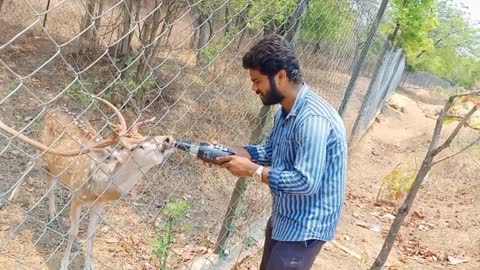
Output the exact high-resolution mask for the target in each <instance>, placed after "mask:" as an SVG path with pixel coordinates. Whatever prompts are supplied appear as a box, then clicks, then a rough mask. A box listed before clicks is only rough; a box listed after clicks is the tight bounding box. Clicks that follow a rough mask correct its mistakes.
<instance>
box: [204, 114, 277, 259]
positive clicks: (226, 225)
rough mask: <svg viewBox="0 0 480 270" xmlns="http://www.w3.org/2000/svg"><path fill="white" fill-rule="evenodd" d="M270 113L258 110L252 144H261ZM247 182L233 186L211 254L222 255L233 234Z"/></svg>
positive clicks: (240, 182)
mask: <svg viewBox="0 0 480 270" xmlns="http://www.w3.org/2000/svg"><path fill="white" fill-rule="evenodd" d="M270 111H271V110H270V106H263V107H262V108H261V109H260V113H259V116H258V125H256V127H255V129H254V130H253V132H252V136H251V142H252V143H261V142H262V141H263V139H264V137H265V133H266V132H265V131H264V129H265V127H266V126H267V120H268V119H270V117H269V116H270ZM247 180H248V177H240V178H238V180H237V183H236V184H235V189H234V190H233V192H232V196H231V197H230V202H229V203H228V208H227V213H226V214H225V219H224V220H223V224H222V228H221V229H220V233H219V234H218V238H217V243H216V244H215V249H214V251H213V253H215V254H220V255H223V254H224V250H225V249H224V247H225V244H226V242H227V240H228V238H229V237H230V235H231V234H232V232H233V226H234V221H235V217H236V212H237V209H238V205H239V203H240V198H241V196H242V195H243V193H244V192H245V188H246V184H247Z"/></svg>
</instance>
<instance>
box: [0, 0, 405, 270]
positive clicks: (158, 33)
mask: <svg viewBox="0 0 480 270" xmlns="http://www.w3.org/2000/svg"><path fill="white" fill-rule="evenodd" d="M386 2H387V1H383V7H382V6H381V5H380V3H379V2H376V1H358V0H341V1H337V0H322V1H320V0H310V1H306V0H280V1H279V0H276V1H274V0H258V1H249V0H209V1H207V0H189V1H173V0H172V1H160V0H152V1H132V0H110V1H97V0H51V1H29V0H23V1H8V0H6V1H0V111H1V112H2V113H1V121H2V122H4V123H6V124H8V125H10V126H13V127H15V128H16V129H17V130H21V131H22V133H23V134H25V135H28V136H30V137H33V138H39V136H40V134H38V132H39V129H40V125H41V120H42V118H43V117H44V116H45V115H46V114H47V113H48V110H49V109H51V108H53V107H55V106H58V105H65V106H67V107H68V108H69V109H70V110H71V111H75V112H77V113H78V114H80V115H81V116H83V117H85V118H86V119H89V120H90V122H91V123H92V125H93V126H95V127H96V128H97V130H99V131H100V132H101V133H102V134H108V129H109V128H108V122H109V121H110V120H111V118H112V114H111V111H110V110H108V109H107V108H105V107H104V106H103V105H99V104H98V103H97V102H94V101H93V100H92V99H91V97H90V96H88V95H85V94H83V93H82V92H81V91H85V92H89V93H91V94H95V95H98V96H101V97H103V98H106V99H108V100H109V101H111V102H112V103H113V104H115V105H116V106H117V107H118V108H119V109H120V110H121V111H122V113H123V114H124V115H125V116H126V119H127V121H128V123H129V124H131V123H133V122H134V121H137V120H139V119H148V118H150V117H152V116H156V117H157V120H156V121H155V122H153V123H151V124H149V125H147V126H146V127H145V128H144V129H143V133H145V134H172V135H174V136H175V137H178V138H181V137H184V138H190V139H193V140H197V141H209V140H212V139H215V140H217V141H219V142H225V143H227V144H239V145H242V144H245V143H247V142H249V141H260V140H261V138H262V136H263V135H264V134H265V132H266V131H267V130H268V127H269V125H270V123H271V122H270V120H269V118H268V115H269V111H271V110H269V109H268V108H266V107H261V104H260V102H259V100H258V98H257V97H256V96H255V95H254V94H253V93H252V92H251V90H250V82H249V78H248V74H247V73H246V72H245V71H244V70H243V69H242V67H241V57H242V56H243V54H244V53H245V52H246V51H247V50H248V48H249V47H251V45H252V44H254V43H255V42H256V41H257V40H259V39H261V38H262V36H264V35H265V34H268V33H278V34H281V35H284V36H285V37H286V38H287V39H288V40H290V41H291V44H292V46H294V48H295V50H296V52H297V54H298V57H299V59H300V62H301V67H302V73H303V76H304V78H305V80H306V82H307V83H308V84H310V85H311V86H312V87H313V88H314V89H315V90H316V91H318V93H319V94H321V95H322V96H323V97H324V98H325V99H326V100H327V101H329V102H330V103H331V104H332V105H333V106H335V107H336V108H343V109H342V116H343V119H344V121H345V124H346V126H347V129H348V132H349V134H350V135H349V136H350V139H353V138H358V137H359V136H361V135H362V134H363V133H364V131H365V130H366V128H367V127H368V125H369V123H370V122H371V121H372V120H373V119H374V117H375V115H376V113H377V112H378V111H379V109H380V108H381V106H382V105H383V102H384V100H385V99H386V98H388V95H389V94H390V93H391V92H392V91H393V90H394V89H395V88H396V86H397V85H398V83H399V81H400V75H401V74H402V72H403V69H404V58H403V54H402V52H401V51H400V50H399V49H396V48H392V47H391V45H390V44H389V42H388V41H387V40H386V37H385V35H384V34H381V33H379V32H378V31H377V28H378V25H379V23H380V22H381V19H382V15H383V12H384V7H385V4H386ZM342 106H343V107H342ZM264 116H265V117H264ZM0 138H1V139H0V159H1V163H0V181H1V184H0V195H1V196H2V202H3V207H2V209H1V210H0V263H1V265H2V267H5V268H7V269H13V268H16V267H21V268H42V267H45V266H46V267H49V268H51V269H57V268H58V267H59V264H60V260H61V258H62V256H63V250H64V248H65V245H66V242H67V241H68V240H67V239H68V228H69V221H68V216H69V214H68V212H69V211H68V207H69V204H70V203H71V200H72V196H71V191H72V190H71V188H69V187H67V186H65V185H63V184H62V183H60V182H58V183H57V186H56V189H55V196H56V198H57V208H58V210H59V212H60V213H59V215H58V218H57V219H56V221H54V222H49V221H48V210H47V199H46V196H45V194H46V192H47V184H46V181H45V176H44V175H45V168H44V167H42V162H41V159H40V156H39V152H38V151H35V150H33V149H32V148H31V147H29V146H28V145H25V144H24V143H20V142H19V141H17V140H15V139H13V138H11V137H10V136H9V135H7V134H5V133H4V132H2V133H0ZM32 161H33V162H34V165H35V166H34V167H33V169H32V170H30V171H29V172H28V174H27V175H24V176H22V173H23V172H24V170H25V169H26V168H27V164H28V163H29V162H32ZM23 178H25V179H26V182H25V184H23V185H22V187H21V190H20V194H19V196H18V198H17V199H15V200H13V201H8V200H6V198H7V197H8V195H9V193H10V192H11V191H12V189H13V188H14V186H15V184H16V183H18V182H19V181H20V179H23ZM86 181H87V179H86ZM178 199H181V200H183V201H185V202H187V203H188V207H187V209H186V212H185V214H184V215H180V216H179V217H178V219H181V221H183V224H185V225H188V226H186V227H185V228H184V227H183V226H177V227H176V229H177V230H175V231H174V233H172V234H169V232H168V231H165V230H164V229H165V224H167V223H168V222H170V221H171V218H172V216H171V215H169V213H168V211H165V210H166V209H171V208H169V206H172V205H173V206H178V204H172V202H175V200H178ZM229 202H230V203H229ZM228 203H229V205H228V206H227V204H228ZM269 206H270V196H269V193H268V188H266V187H264V186H261V185H260V184H257V183H251V182H250V181H249V180H248V179H238V180H237V182H235V178H234V177H232V176H230V175H229V174H228V173H226V172H225V171H222V170H218V169H209V168H207V167H206V166H203V165H202V164H201V162H199V161H198V160H196V159H194V158H192V157H190V156H187V155H185V154H184V153H180V152H176V153H174V154H173V155H172V156H171V157H169V158H168V160H167V161H166V162H165V163H164V164H163V165H162V166H158V167H155V168H154V169H152V170H150V171H149V172H148V173H146V174H145V175H144V176H143V178H142V180H141V181H140V182H139V183H137V184H136V185H135V187H134V188H133V190H132V191H131V192H130V193H129V194H124V196H122V198H121V199H120V200H118V201H115V202H112V203H110V204H109V205H108V207H107V209H106V210H105V211H104V213H102V216H101V221H100V224H101V225H100V226H99V227H98V230H97V233H96V236H95V244H94V254H93V258H94V265H95V266H96V268H98V269H120V267H122V269H125V268H126V269H128V268H137V267H138V266H139V265H140V266H143V267H144V268H147V269H149V267H156V266H158V265H159V264H160V263H161V260H162V256H163V255H162V254H163V253H161V252H160V251H159V250H161V248H162V247H163V246H162V242H161V241H160V240H161V239H162V237H163V236H165V235H166V234H168V235H170V236H171V237H173V239H174V243H173V244H172V246H171V247H170V248H171V249H170V252H169V253H170V255H169V257H168V265H170V267H171V268H172V269H181V268H189V267H191V265H192V262H193V258H194V257H196V256H200V255H206V256H210V255H211V254H213V253H220V254H221V255H224V256H227V255H229V254H230V253H229V251H231V250H233V249H234V247H237V248H238V247H239V250H240V251H239V252H240V253H241V252H243V251H245V250H247V249H248V248H249V246H250V245H251V242H250V241H249V239H250V234H251V233H252V231H250V230H249V228H251V227H252V226H253V225H255V226H256V223H255V222H256V221H258V220H260V219H261V218H262V217H266V216H268V214H269V213H268V212H269ZM177 211H180V212H182V213H183V211H181V210H179V209H178V208H177ZM225 216H226V218H224V217H225ZM87 217H88V213H87V212H83V214H82V217H81V221H80V238H85V237H87V236H86V231H85V230H86V229H85V228H86V227H85V226H86V224H87V223H88V222H87ZM261 226H263V223H262V224H261ZM159 239H160V240H159ZM75 246H77V249H76V251H75V252H74V253H73V254H72V259H71V265H72V266H71V268H72V269H77V268H80V267H81V265H82V264H83V257H84V256H85V254H84V252H85V250H84V244H83V243H82V242H75ZM237 250H238V249H237ZM155 251H157V252H155ZM211 256H213V255H211ZM227 257H232V256H227ZM112 258H114V259H112ZM236 258H238V257H234V258H233V260H236Z"/></svg>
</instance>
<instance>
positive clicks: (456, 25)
mask: <svg viewBox="0 0 480 270" xmlns="http://www.w3.org/2000/svg"><path fill="white" fill-rule="evenodd" d="M390 3H391V6H392V14H391V15H392V17H393V18H392V20H391V21H390V22H389V23H388V24H386V25H384V26H383V27H382V31H384V32H388V33H392V32H393V31H394V29H395V27H396V26H397V24H398V26H399V32H398V34H397V36H396V37H395V39H394V42H395V44H396V45H397V46H401V47H402V48H404V50H405V52H406V55H407V62H408V66H409V67H411V69H413V70H423V71H428V72H430V73H432V74H435V75H437V76H439V77H442V78H445V79H447V80H449V81H453V82H456V83H457V84H459V85H461V86H463V87H465V88H472V87H473V86H474V84H475V82H476V81H478V80H480V59H479V57H480V43H479V42H478V40H480V29H479V28H478V27H474V26H472V24H471V23H470V22H469V21H468V20H467V19H466V18H465V17H464V14H465V12H464V11H462V10H460V9H459V8H458V7H457V6H454V5H453V4H452V3H451V0H422V1H415V0H393V1H391V2H390Z"/></svg>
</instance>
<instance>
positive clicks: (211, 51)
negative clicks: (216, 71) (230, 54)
mask: <svg viewBox="0 0 480 270" xmlns="http://www.w3.org/2000/svg"><path fill="white" fill-rule="evenodd" d="M235 32H237V31H235V30H233V31H232V32H230V33H227V34H226V35H225V36H223V37H222V39H220V40H219V41H211V42H210V43H208V44H207V45H205V46H204V47H203V48H201V49H200V57H201V59H202V62H203V63H207V64H208V63H210V62H212V61H213V60H215V58H216V57H217V56H218V55H219V54H220V53H221V52H222V51H223V50H225V49H226V48H227V47H228V45H229V44H231V42H232V41H233V39H234V38H235V37H234V34H233V33H235Z"/></svg>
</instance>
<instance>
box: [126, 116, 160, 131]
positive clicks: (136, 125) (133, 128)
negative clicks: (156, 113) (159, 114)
mask: <svg viewBox="0 0 480 270" xmlns="http://www.w3.org/2000/svg"><path fill="white" fill-rule="evenodd" d="M155 118H156V117H153V118H150V119H147V120H144V121H140V122H137V123H135V124H133V125H132V127H131V128H130V133H132V134H134V135H140V133H138V129H139V128H140V127H141V126H142V125H144V124H146V123H151V122H153V121H155Z"/></svg>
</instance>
